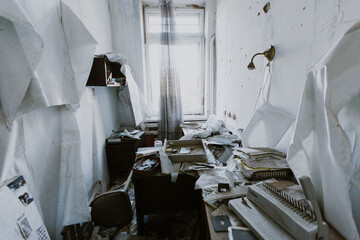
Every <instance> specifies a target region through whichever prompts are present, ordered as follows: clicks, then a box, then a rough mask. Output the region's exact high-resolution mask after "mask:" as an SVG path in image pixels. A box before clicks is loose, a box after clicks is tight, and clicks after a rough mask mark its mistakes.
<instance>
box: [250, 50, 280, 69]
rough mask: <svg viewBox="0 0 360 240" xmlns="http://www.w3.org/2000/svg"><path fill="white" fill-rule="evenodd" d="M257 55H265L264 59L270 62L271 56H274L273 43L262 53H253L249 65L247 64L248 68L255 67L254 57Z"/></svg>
mask: <svg viewBox="0 0 360 240" xmlns="http://www.w3.org/2000/svg"><path fill="white" fill-rule="evenodd" d="M257 55H264V56H265V57H266V59H267V60H268V61H269V63H270V62H271V60H273V58H274V57H275V47H274V46H273V45H271V46H270V48H269V50H267V51H265V52H263V53H257V54H255V55H254V56H253V57H252V58H251V62H250V63H249V65H248V66H247V68H248V69H249V70H254V69H255V65H254V62H253V60H254V57H255V56H257Z"/></svg>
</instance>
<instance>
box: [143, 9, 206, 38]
mask: <svg viewBox="0 0 360 240" xmlns="http://www.w3.org/2000/svg"><path fill="white" fill-rule="evenodd" d="M200 16H201V15H200V13H176V17H175V21H176V31H177V32H179V33H199V32H200V31H201V23H200ZM147 21H148V22H147V32H148V33H160V32H161V17H160V12H159V13H158V14H149V15H148V18H147Z"/></svg>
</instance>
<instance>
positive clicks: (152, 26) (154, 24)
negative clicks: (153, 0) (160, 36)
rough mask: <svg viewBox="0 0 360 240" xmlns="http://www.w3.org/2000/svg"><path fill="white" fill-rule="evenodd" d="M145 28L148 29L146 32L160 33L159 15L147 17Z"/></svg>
mask: <svg viewBox="0 0 360 240" xmlns="http://www.w3.org/2000/svg"><path fill="white" fill-rule="evenodd" d="M147 27H148V29H147V31H148V32H150V33H160V32H161V18H160V15H149V17H148V25H147Z"/></svg>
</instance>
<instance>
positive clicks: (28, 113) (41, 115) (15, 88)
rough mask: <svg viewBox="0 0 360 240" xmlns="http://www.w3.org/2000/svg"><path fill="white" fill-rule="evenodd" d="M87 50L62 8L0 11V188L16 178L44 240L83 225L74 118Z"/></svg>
mask: <svg viewBox="0 0 360 240" xmlns="http://www.w3.org/2000/svg"><path fill="white" fill-rule="evenodd" d="M36 8H38V9H36ZM38 13H39V14H38ZM32 14H33V15H32ZM95 48H96V41H95V40H94V38H93V37H92V35H91V34H90V33H89V31H88V30H87V28H86V27H85V26H84V24H83V23H82V21H81V19H80V18H79V17H78V16H76V14H75V13H74V12H73V11H72V10H71V9H70V7H69V6H68V5H66V4H65V3H64V2H62V1H43V2H42V3H41V2H37V3H36V4H31V3H30V2H28V1H14V0H4V1H2V2H1V4H0V103H1V105H0V106H1V108H0V110H1V114H2V116H1V121H0V134H1V138H0V174H1V175H0V181H5V180H6V179H7V178H10V177H12V176H14V175H16V174H22V175H24V177H25V179H26V181H27V183H28V185H29V189H30V191H31V193H32V195H33V196H34V199H35V202H36V204H37V205H38V208H39V209H40V210H41V211H42V216H43V218H44V221H45V225H46V227H47V228H48V230H49V233H50V235H51V236H52V238H60V235H59V234H60V231H61V229H62V227H63V226H64V225H66V224H72V223H78V222H84V221H88V220H89V219H90V216H89V208H88V202H87V200H88V191H89V189H88V188H87V187H86V186H85V182H84V171H83V165H82V157H83V156H82V152H81V140H82V139H81V134H80V130H79V126H78V123H77V116H76V114H75V112H76V107H78V105H77V104H79V102H80V99H81V96H82V95H83V93H84V90H85V85H86V81H87V78H88V75H89V72H90V69H91V64H92V60H93V56H94V53H95ZM68 104H72V105H73V106H70V105H68ZM66 106H67V107H66ZM69 108H71V109H72V110H69ZM93 114H94V113H93V112H91V117H92V118H94V116H93ZM91 127H92V126H91ZM101 158H103V156H101ZM92 160H93V159H89V161H92ZM96 160H97V159H96ZM105 167H106V166H105ZM99 171H101V170H100V169H99ZM96 180H97V179H96ZM3 227H6V226H3Z"/></svg>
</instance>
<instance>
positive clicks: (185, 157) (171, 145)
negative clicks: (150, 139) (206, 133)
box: [164, 139, 207, 163]
mask: <svg viewBox="0 0 360 240" xmlns="http://www.w3.org/2000/svg"><path fill="white" fill-rule="evenodd" d="M170 150H173V152H170ZM187 150H188V151H187ZM164 151H165V152H166V153H167V155H168V157H169V159H170V160H171V161H172V162H174V163H177V162H206V161H207V156H206V146H205V144H204V141H203V140H202V139H195V140H169V141H167V140H165V142H164Z"/></svg>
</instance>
